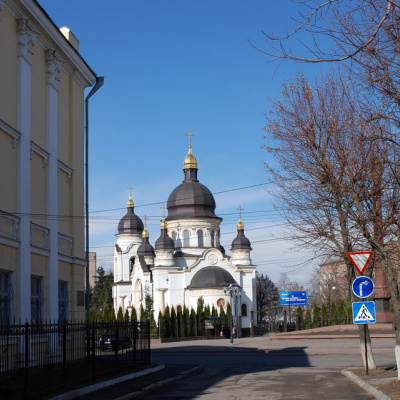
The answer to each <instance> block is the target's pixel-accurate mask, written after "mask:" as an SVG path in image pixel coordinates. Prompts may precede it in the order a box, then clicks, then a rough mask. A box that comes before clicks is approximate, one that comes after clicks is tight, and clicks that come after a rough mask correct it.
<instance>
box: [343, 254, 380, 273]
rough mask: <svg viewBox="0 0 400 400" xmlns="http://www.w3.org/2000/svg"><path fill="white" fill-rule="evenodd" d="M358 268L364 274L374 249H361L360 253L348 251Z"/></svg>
mask: <svg viewBox="0 0 400 400" xmlns="http://www.w3.org/2000/svg"><path fill="white" fill-rule="evenodd" d="M347 255H348V256H349V258H350V260H351V262H352V263H353V265H354V266H355V267H356V270H357V271H358V272H359V273H360V275H362V274H363V273H364V271H365V269H366V268H367V266H368V263H369V262H370V261H371V258H372V256H373V255H374V252H373V251H361V252H358V253H347Z"/></svg>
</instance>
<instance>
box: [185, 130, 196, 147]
mask: <svg viewBox="0 0 400 400" xmlns="http://www.w3.org/2000/svg"><path fill="white" fill-rule="evenodd" d="M185 136H189V146H191V145H192V136H196V135H193V133H192V131H189V133H185Z"/></svg>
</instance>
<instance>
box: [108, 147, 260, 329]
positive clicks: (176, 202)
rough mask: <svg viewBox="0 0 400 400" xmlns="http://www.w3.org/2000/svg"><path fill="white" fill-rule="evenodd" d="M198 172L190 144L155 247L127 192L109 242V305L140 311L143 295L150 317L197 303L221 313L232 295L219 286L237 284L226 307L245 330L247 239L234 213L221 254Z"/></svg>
mask: <svg viewBox="0 0 400 400" xmlns="http://www.w3.org/2000/svg"><path fill="white" fill-rule="evenodd" d="M197 172H198V168H197V159H196V157H195V156H194V155H193V153H192V147H191V145H189V151H188V154H187V155H186V157H185V159H184V162H183V173H184V180H183V182H182V183H181V184H180V185H179V186H177V187H176V188H175V189H174V190H173V191H172V193H171V194H170V196H169V198H168V203H167V211H168V215H167V217H163V219H162V221H161V226H160V236H159V237H158V239H157V240H156V241H155V243H154V247H153V246H152V245H151V244H150V242H149V233H148V231H147V228H146V226H145V225H144V224H143V221H142V220H141V219H140V218H139V217H138V216H137V215H136V214H135V211H134V202H133V200H132V197H131V196H129V201H128V203H127V213H126V215H125V216H124V217H123V218H122V219H121V220H120V222H119V224H118V233H117V234H116V237H117V243H116V245H115V246H114V285H113V300H114V308H115V310H116V311H118V309H119V308H120V307H121V308H122V310H123V312H124V313H125V311H126V310H127V309H128V310H130V309H131V308H132V307H133V308H135V309H136V312H137V314H138V315H139V310H140V305H141V304H142V305H143V308H145V297H146V295H150V296H151V297H152V300H153V309H154V316H155V318H157V317H158V314H159V311H162V312H163V311H164V309H165V307H166V306H167V305H168V306H169V307H170V308H171V307H172V306H174V307H175V309H178V307H182V309H183V307H184V306H186V307H187V308H188V309H189V310H190V309H191V308H193V309H194V310H196V308H197V304H198V302H199V301H202V302H203V303H204V305H209V306H210V309H211V308H212V306H214V307H215V308H217V309H219V308H220V306H221V305H222V306H223V307H224V309H225V312H226V308H227V305H228V303H229V302H230V301H231V297H230V294H229V291H227V290H226V288H229V287H231V288H232V287H237V288H239V292H240V295H239V296H237V297H236V306H235V304H234V305H233V313H234V315H236V316H241V318H240V319H241V327H242V332H243V333H244V334H246V333H247V332H248V333H249V332H250V328H251V325H252V321H255V320H256V315H255V310H256V289H255V287H256V277H255V270H256V266H255V265H253V264H252V261H251V258H250V252H251V250H252V249H251V245H250V241H249V240H248V239H247V238H246V236H245V234H244V225H243V222H242V219H241V216H239V222H238V224H237V236H236V237H235V239H234V240H233V241H232V246H231V249H230V250H231V253H232V256H229V255H227V254H226V253H225V250H224V248H223V247H222V246H221V245H220V224H221V222H222V218H219V217H218V216H217V215H216V214H215V208H216V204H215V200H214V196H213V194H212V193H211V192H210V190H209V189H208V188H207V187H206V186H204V185H203V184H201V183H200V182H199V180H198V179H197ZM235 310H236V312H235Z"/></svg>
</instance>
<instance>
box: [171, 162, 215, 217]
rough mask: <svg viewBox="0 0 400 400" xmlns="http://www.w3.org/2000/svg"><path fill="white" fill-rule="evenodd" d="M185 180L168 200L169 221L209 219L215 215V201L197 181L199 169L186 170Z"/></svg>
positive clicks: (208, 191)
mask: <svg viewBox="0 0 400 400" xmlns="http://www.w3.org/2000/svg"><path fill="white" fill-rule="evenodd" d="M184 172H185V180H184V181H183V183H182V184H180V185H179V186H178V187H176V188H175V189H174V190H173V191H172V193H171V194H170V196H169V198H168V203H167V209H168V217H167V221H168V220H171V219H178V218H193V217H207V218H218V219H221V218H219V217H217V216H216V215H215V200H214V196H213V195H212V193H211V192H210V190H209V189H208V188H207V187H206V186H204V185H203V184H201V183H200V182H199V181H198V180H197V169H186V170H184Z"/></svg>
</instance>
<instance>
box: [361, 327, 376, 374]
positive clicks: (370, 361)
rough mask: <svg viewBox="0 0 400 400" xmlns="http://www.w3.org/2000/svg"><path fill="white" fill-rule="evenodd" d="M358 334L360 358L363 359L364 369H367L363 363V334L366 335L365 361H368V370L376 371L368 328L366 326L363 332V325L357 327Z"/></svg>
mask: <svg viewBox="0 0 400 400" xmlns="http://www.w3.org/2000/svg"><path fill="white" fill-rule="evenodd" d="M358 332H359V334H360V350H361V356H362V359H363V363H364V367H365V368H366V367H367V364H366V362H365V332H366V333H367V359H368V369H376V364H375V359H374V354H373V352H372V346H371V336H370V335H369V328H368V325H367V328H366V329H365V330H364V324H360V325H358Z"/></svg>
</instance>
